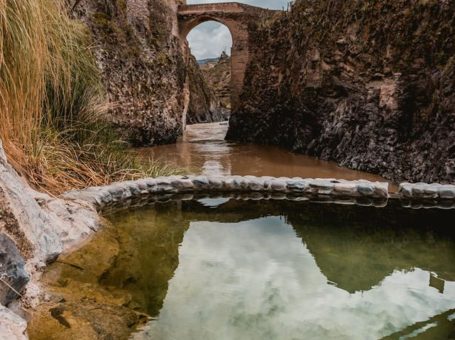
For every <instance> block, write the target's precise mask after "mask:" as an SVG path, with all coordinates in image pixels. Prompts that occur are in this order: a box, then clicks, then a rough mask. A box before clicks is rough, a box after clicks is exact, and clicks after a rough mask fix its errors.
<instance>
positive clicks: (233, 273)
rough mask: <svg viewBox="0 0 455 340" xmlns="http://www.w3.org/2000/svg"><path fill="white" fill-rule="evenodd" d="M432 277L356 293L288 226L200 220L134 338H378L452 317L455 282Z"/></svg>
mask: <svg viewBox="0 0 455 340" xmlns="http://www.w3.org/2000/svg"><path fill="white" fill-rule="evenodd" d="M409 241H410V244H411V246H412V243H413V242H414V240H412V239H410V240H409ZM360 242H361V241H360ZM329 250H330V249H327V251H329ZM451 251H453V249H452V250H451ZM319 252H320V253H322V254H323V253H324V249H319ZM413 256H414V255H413V254H412V252H409V257H410V260H409V261H410V262H412V261H413ZM416 257H417V255H416ZM385 261H386V260H385ZM385 266H387V264H385ZM452 269H453V268H450V270H452ZM430 275H431V273H430V272H429V271H426V270H423V269H420V268H418V267H414V268H407V269H400V268H397V269H396V270H393V271H392V272H391V273H390V274H389V275H388V276H386V277H384V278H383V279H382V281H379V282H377V283H375V284H374V285H372V286H371V287H367V289H366V290H362V291H355V292H349V291H347V290H344V289H342V288H340V287H338V286H337V283H336V282H329V281H328V279H327V277H326V276H325V275H324V274H323V273H322V272H321V269H320V268H319V267H318V265H317V262H316V260H315V258H314V256H313V255H312V253H311V252H310V250H309V248H308V247H307V245H306V243H305V236H303V240H302V238H300V237H298V236H297V234H296V231H295V229H294V227H293V226H292V225H290V224H289V223H288V222H287V220H286V219H285V218H284V217H276V216H275V217H266V218H259V219H253V220H248V221H243V222H238V223H219V222H207V221H193V222H191V223H190V226H189V228H188V230H187V231H186V233H185V235H184V239H183V243H182V244H181V246H180V249H179V265H178V267H177V269H176V271H175V273H174V276H173V278H172V279H171V280H170V282H169V287H168V291H167V294H166V297H165V299H164V303H163V307H162V309H161V311H160V313H159V316H158V317H157V318H156V320H154V321H152V322H151V323H150V324H149V325H148V326H147V331H146V333H145V334H142V335H141V336H137V337H138V338H153V339H188V340H190V339H198V340H199V339H207V340H210V339H217V340H223V339H239V340H240V339H251V340H253V339H258V340H259V339H261V340H265V339H284V340H286V339H303V338H305V339H379V338H382V337H385V336H388V335H391V334H394V333H396V332H399V331H401V330H403V329H406V328H408V327H409V326H412V325H414V324H416V323H419V322H426V321H428V320H431V319H432V318H433V317H435V316H437V315H439V314H442V313H444V312H447V311H451V310H453V309H454V308H455V283H454V282H451V281H442V280H440V281H441V282H442V288H441V287H438V286H435V285H434V284H433V285H430ZM436 280H438V279H436ZM453 313H455V311H453ZM449 314H450V315H449V316H448V317H449V318H453V315H452V312H450V313H449ZM446 319H447V317H446ZM422 327H432V325H431V323H428V324H426V323H425V324H423V325H422Z"/></svg>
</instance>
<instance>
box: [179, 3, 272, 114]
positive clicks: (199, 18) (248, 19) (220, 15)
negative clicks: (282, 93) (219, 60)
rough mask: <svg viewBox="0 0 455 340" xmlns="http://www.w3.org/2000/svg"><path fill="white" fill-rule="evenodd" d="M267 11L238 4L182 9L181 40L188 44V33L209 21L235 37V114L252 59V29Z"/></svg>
mask: <svg viewBox="0 0 455 340" xmlns="http://www.w3.org/2000/svg"><path fill="white" fill-rule="evenodd" d="M268 12H273V11H270V10H266V9H263V8H258V7H254V6H249V5H245V4H240V3H237V2H227V3H212V4H198V5H180V6H179V8H178V20H179V37H180V39H181V41H186V37H187V35H188V33H189V32H190V31H191V30H192V29H193V28H195V27H196V26H198V25H199V24H202V23H204V22H207V21H216V22H219V23H220V24H223V25H225V26H226V27H227V28H228V29H229V31H230V33H231V37H232V48H231V107H232V110H235V109H236V107H237V106H238V103H239V96H240V94H241V92H242V89H243V83H244V80H245V71H246V67H247V64H248V61H249V58H250V49H249V39H250V31H249V27H250V25H251V24H252V23H253V22H255V21H257V20H258V19H259V17H260V16H262V15H264V14H265V13H268Z"/></svg>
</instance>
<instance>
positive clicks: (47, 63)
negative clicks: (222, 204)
mask: <svg viewBox="0 0 455 340" xmlns="http://www.w3.org/2000/svg"><path fill="white" fill-rule="evenodd" d="M105 111H106V105H105V101H104V95H103V91H102V86H101V84H100V76H99V72H98V70H97V67H96V64H95V62H94V58H93V56H92V53H91V51H90V39H89V35H88V33H87V32H86V28H85V26H84V25H83V24H82V23H79V22H77V21H75V20H72V19H70V18H69V16H68V14H67V12H66V9H65V6H64V3H63V0H61V1H60V0H0V138H1V140H2V141H3V146H4V148H5V151H6V153H7V155H8V159H9V161H10V162H11V164H12V165H13V166H14V167H15V168H16V170H17V171H18V172H19V173H21V174H22V175H24V176H25V177H27V179H28V180H29V181H30V183H31V184H32V185H34V186H35V187H37V188H41V189H44V190H45V191H48V192H52V193H58V192H61V191H64V190H67V189H71V188H78V187H84V186H87V185H101V184H105V183H109V182H111V181H115V180H122V179H127V178H128V179H129V178H137V177H141V176H145V175H156V174H161V173H168V172H172V171H171V170H170V169H168V168H165V167H164V168H163V167H160V166H159V165H156V164H155V165H152V166H150V165H147V164H143V162H139V161H138V160H137V159H136V158H135V157H134V156H132V155H131V154H130V153H128V152H125V150H124V146H123V145H122V144H121V143H120V142H118V141H117V138H116V136H115V135H114V134H113V133H112V132H111V130H110V129H109V128H106V126H105V124H104V123H101V121H102V119H101V118H102V115H103V114H104V112H105Z"/></svg>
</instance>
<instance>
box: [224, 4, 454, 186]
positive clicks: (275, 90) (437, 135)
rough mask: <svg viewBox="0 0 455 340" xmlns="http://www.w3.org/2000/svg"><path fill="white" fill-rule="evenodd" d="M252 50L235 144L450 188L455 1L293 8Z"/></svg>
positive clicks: (268, 26) (267, 26) (268, 25)
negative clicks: (254, 145)
mask: <svg viewBox="0 0 455 340" xmlns="http://www.w3.org/2000/svg"><path fill="white" fill-rule="evenodd" d="M251 47H252V57H251V61H250V63H249V67H248V70H247V74H246V80H245V88H244V92H243V95H242V97H241V104H240V107H239V109H238V110H237V111H236V112H235V113H234V114H233V116H232V118H231V123H230V129H229V132H228V138H229V139H234V140H239V141H244V142H260V143H268V144H276V145H281V146H284V147H287V148H289V149H292V150H294V151H297V152H302V153H306V154H309V155H313V156H317V157H320V158H322V159H325V160H333V161H336V162H338V163H339V164H340V165H343V166H347V167H350V168H353V169H358V170H363V171H369V172H373V173H378V174H381V175H383V176H385V177H387V178H390V179H393V180H410V181H426V182H432V181H441V182H453V181H454V180H455V2H453V1H446V0H412V1H408V0H384V1H354V0H347V1H334V0H321V1H310V0H297V1H296V3H295V4H294V5H293V6H292V9H291V11H290V12H287V13H285V14H283V15H282V16H281V18H279V19H277V20H275V21H273V22H264V23H262V24H261V25H259V27H258V29H257V32H256V34H255V40H254V41H251Z"/></svg>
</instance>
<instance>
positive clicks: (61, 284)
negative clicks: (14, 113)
mask: <svg viewBox="0 0 455 340" xmlns="http://www.w3.org/2000/svg"><path fill="white" fill-rule="evenodd" d="M226 130H227V125H226V124H218V123H217V124H203V125H202V124H201V125H193V126H189V127H188V129H187V132H186V133H185V136H184V138H183V139H182V140H181V141H179V142H178V143H177V144H175V145H165V146H159V147H154V148H145V149H141V150H139V152H140V154H141V155H143V157H150V158H153V159H156V160H161V161H164V162H166V163H168V164H170V165H174V166H178V167H181V168H186V169H187V170H188V171H189V172H192V173H194V174H206V175H256V176H263V175H267V176H277V177H280V176H286V177H294V176H298V177H312V178H315V177H319V178H339V179H351V180H353V179H368V180H373V181H376V180H379V181H384V179H383V178H381V177H379V176H376V175H372V174H368V173H365V172H360V171H353V170H349V169H346V168H342V167H339V166H337V165H336V164H335V163H332V162H325V161H320V160H317V159H315V158H311V157H307V156H304V155H298V154H294V153H291V152H288V151H286V150H283V149H280V148H276V147H270V146H259V145H243V144H235V143H229V142H226V141H225V140H224V136H225V134H226ZM454 214H455V210H432V209H429V210H423V209H422V210H411V209H404V208H402V207H401V206H400V204H399V202H397V201H393V200H392V202H390V203H389V204H388V206H387V207H386V208H381V209H379V208H373V207H356V206H344V205H326V204H315V203H310V202H290V201H286V200H284V201H279V200H277V201H267V200H264V201H254V200H250V201H242V200H234V199H229V198H224V197H220V198H204V199H195V200H192V201H169V202H161V203H154V204H152V205H150V206H145V207H141V208H131V209H129V210H122V211H117V212H114V213H111V214H109V215H108V216H107V218H108V220H109V221H110V222H108V223H107V224H106V226H105V227H104V228H103V229H102V230H101V231H100V232H98V233H96V234H95V235H93V237H92V238H91V240H90V241H89V242H87V243H86V244H85V245H84V246H82V247H81V248H80V249H78V250H77V251H74V252H72V253H70V254H64V255H62V256H60V257H59V259H58V260H57V261H56V262H55V263H53V264H51V265H50V266H49V267H48V268H47V269H46V271H45V273H44V274H43V278H42V283H43V286H44V287H45V289H46V298H45V302H44V303H43V304H41V305H40V306H38V307H37V308H36V310H35V311H34V313H32V314H33V315H32V316H33V317H32V318H31V321H30V323H29V329H28V332H29V335H30V338H31V339H32V340H33V339H43V340H44V339H46V340H47V339H65V340H66V339H127V338H129V337H133V338H135V339H162V340H168V339H182V340H192V339H194V340H199V339H207V340H212V339H213V340H230V339H236V340H237V339H239V340H241V339H247V340H255V339H257V340H264V339H270V340H275V339H277V340H282V339H283V340H296V339H324V340H325V339H337V340H338V339H359V340H364V339H372V340H373V339H381V338H384V339H385V338H386V339H411V338H412V339H414V338H415V339H425V340H434V339H447V338H448V337H452V336H455V328H454V326H455V262H454V259H455V231H454V229H453V220H454V219H455V215H454Z"/></svg>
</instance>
